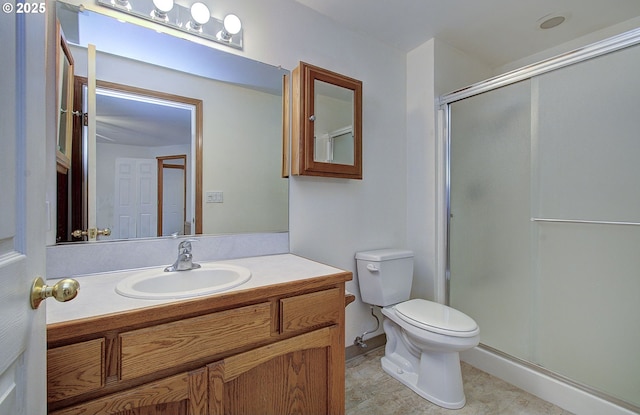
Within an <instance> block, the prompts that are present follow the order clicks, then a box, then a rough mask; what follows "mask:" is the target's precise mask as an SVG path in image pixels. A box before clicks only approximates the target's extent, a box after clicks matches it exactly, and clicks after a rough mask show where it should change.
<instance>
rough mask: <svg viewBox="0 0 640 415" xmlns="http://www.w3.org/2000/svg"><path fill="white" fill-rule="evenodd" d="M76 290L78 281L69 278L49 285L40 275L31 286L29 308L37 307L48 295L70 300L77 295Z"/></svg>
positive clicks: (61, 299)
mask: <svg viewBox="0 0 640 415" xmlns="http://www.w3.org/2000/svg"><path fill="white" fill-rule="evenodd" d="M78 290H80V283H79V282H78V281H76V280H74V279H71V278H66V279H64V280H61V281H58V282H57V283H55V284H54V285H53V286H51V287H50V286H48V285H46V284H45V283H44V280H43V279H42V277H38V278H36V279H35V280H34V281H33V285H32V286H31V308H33V309H34V310H35V309H37V308H38V307H39V306H40V303H41V302H42V301H44V300H45V299H47V298H48V297H53V298H55V299H56V300H58V301H61V302H65V301H71V300H73V299H74V298H76V296H77V295H78Z"/></svg>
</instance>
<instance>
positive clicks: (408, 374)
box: [381, 299, 480, 409]
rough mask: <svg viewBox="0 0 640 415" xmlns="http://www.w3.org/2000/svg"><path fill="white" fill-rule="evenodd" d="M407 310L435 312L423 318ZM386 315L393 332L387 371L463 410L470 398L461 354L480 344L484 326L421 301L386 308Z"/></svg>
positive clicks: (437, 400) (387, 326)
mask: <svg viewBox="0 0 640 415" xmlns="http://www.w3.org/2000/svg"><path fill="white" fill-rule="evenodd" d="M406 306H409V307H406ZM406 309H409V310H411V311H415V310H422V311H420V315H422V314H426V315H428V314H427V313H433V314H431V316H430V318H427V319H420V318H419V317H418V316H415V315H412V316H408V315H407V311H406ZM382 314H383V315H384V316H385V320H384V323H383V327H384V331H385V333H386V335H387V344H386V346H385V355H384V357H383V358H382V360H381V363H382V368H383V369H384V371H385V372H387V373H388V374H389V375H391V376H393V377H394V378H396V379H398V380H399V381H400V382H402V383H403V384H405V385H406V386H408V387H409V388H411V389H412V390H413V391H414V392H416V393H417V394H418V395H420V396H422V397H423V398H425V399H427V400H429V401H431V402H433V403H435V404H436V405H439V406H442V407H444V408H448V409H459V408H462V407H463V406H464V405H465V403H466V398H465V395H464V388H463V384H462V374H461V371H460V356H459V354H458V353H459V352H461V351H464V350H467V349H470V348H472V347H475V346H477V345H478V342H479V340H480V329H479V328H478V325H477V324H476V323H475V322H474V321H473V320H472V319H471V318H470V317H467V316H466V315H464V314H463V313H461V312H459V311H457V310H455V309H453V308H450V307H447V306H445V305H442V304H438V303H434V302H431V301H427V300H421V299H414V300H409V301H407V302H403V303H400V304H396V305H394V306H390V307H384V308H383V309H382ZM448 315H453V316H454V318H453V319H447V317H448ZM433 316H435V317H436V318H431V317H433ZM437 317H444V318H442V319H438V318H437ZM425 320H426V321H425Z"/></svg>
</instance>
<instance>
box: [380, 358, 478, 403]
mask: <svg viewBox="0 0 640 415" xmlns="http://www.w3.org/2000/svg"><path fill="white" fill-rule="evenodd" d="M436 355H437V356H434V355H429V354H425V353H423V354H422V355H421V358H420V363H419V366H420V369H419V371H418V373H420V375H418V373H416V372H412V371H407V370H405V369H403V368H402V367H401V366H400V365H398V364H396V363H395V362H394V361H393V360H392V358H391V359H390V358H388V357H387V356H384V357H382V359H381V364H382V369H384V371H385V372H387V373H388V374H389V375H390V376H392V377H393V378H395V379H397V380H398V381H400V382H401V383H403V384H404V385H405V386H407V387H409V388H410V389H411V390H413V391H414V392H415V393H417V394H418V395H420V396H422V397H423V398H424V399H426V400H428V401H430V402H433V403H434V404H436V405H438V406H441V407H443V408H446V409H460V408H462V407H463V406H464V405H465V404H466V398H465V396H464V389H463V386H462V374H461V371H460V359H459V356H458V353H436Z"/></svg>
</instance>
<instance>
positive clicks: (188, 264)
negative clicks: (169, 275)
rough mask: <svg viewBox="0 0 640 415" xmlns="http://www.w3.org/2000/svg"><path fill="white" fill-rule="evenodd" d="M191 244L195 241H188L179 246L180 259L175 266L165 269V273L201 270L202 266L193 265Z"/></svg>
mask: <svg viewBox="0 0 640 415" xmlns="http://www.w3.org/2000/svg"><path fill="white" fill-rule="evenodd" d="M191 242H196V240H195V239H186V240H184V241H182V242H180V245H178V259H176V262H175V263H174V264H173V265H169V266H168V267H166V268H165V269H164V271H165V272H174V271H188V270H190V269H196V268H200V264H194V263H193V255H192V254H191Z"/></svg>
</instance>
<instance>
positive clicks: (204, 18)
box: [191, 2, 211, 25]
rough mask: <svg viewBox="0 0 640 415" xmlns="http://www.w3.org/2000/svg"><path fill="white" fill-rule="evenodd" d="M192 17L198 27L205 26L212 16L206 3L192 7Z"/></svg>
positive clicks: (195, 4) (194, 4)
mask: <svg viewBox="0 0 640 415" xmlns="http://www.w3.org/2000/svg"><path fill="white" fill-rule="evenodd" d="M191 17H193V20H194V21H195V22H196V23H197V24H198V25H203V24H205V23H207V22H208V21H209V19H210V18H211V14H210V12H209V8H208V7H207V6H206V5H205V4H204V3H200V2H198V3H193V5H192V6H191Z"/></svg>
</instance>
